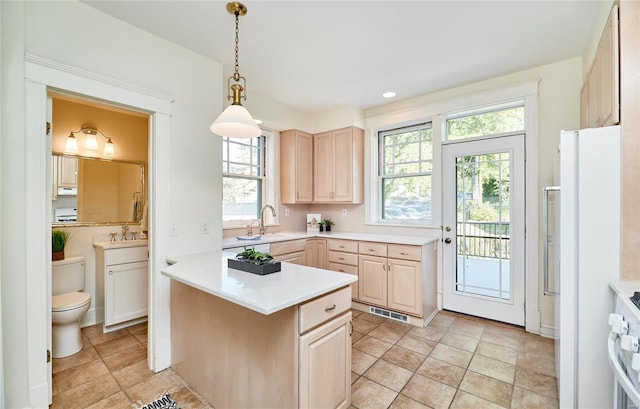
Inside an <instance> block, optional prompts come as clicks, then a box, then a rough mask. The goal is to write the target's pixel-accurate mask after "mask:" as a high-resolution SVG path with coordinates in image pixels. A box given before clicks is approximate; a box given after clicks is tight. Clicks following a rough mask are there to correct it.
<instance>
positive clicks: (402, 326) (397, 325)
mask: <svg viewBox="0 0 640 409" xmlns="http://www.w3.org/2000/svg"><path fill="white" fill-rule="evenodd" d="M382 326H385V327H389V328H391V329H394V330H396V331H399V332H402V333H404V334H406V333H407V332H409V330H410V329H411V328H415V327H414V326H413V325H411V324H407V323H406V322H400V321H396V320H386V321H384V322H383V323H382Z"/></svg>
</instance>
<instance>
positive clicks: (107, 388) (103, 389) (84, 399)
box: [59, 374, 120, 409]
mask: <svg viewBox="0 0 640 409" xmlns="http://www.w3.org/2000/svg"><path fill="white" fill-rule="evenodd" d="M119 391H120V386H118V384H117V383H116V381H115V380H114V379H113V377H112V376H111V375H110V374H107V375H103V376H101V377H99V378H96V379H94V380H92V381H89V382H86V383H83V384H82V385H80V386H77V387H75V388H73V389H70V390H68V391H65V392H62V393H60V394H59V395H60V398H61V401H62V406H63V407H64V409H80V408H86V407H88V406H90V405H92V404H94V403H96V402H100V401H101V400H103V399H105V398H108V397H109V396H111V395H114V394H116V393H118V392H119Z"/></svg>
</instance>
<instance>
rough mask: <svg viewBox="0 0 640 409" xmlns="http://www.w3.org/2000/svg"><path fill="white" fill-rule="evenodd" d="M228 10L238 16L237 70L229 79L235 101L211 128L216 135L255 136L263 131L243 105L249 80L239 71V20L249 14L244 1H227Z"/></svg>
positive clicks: (230, 96) (228, 84) (229, 86)
mask: <svg viewBox="0 0 640 409" xmlns="http://www.w3.org/2000/svg"><path fill="white" fill-rule="evenodd" d="M227 11H228V12H229V13H230V14H233V15H234V16H235V18H236V30H235V33H236V60H235V71H234V73H233V75H232V76H231V77H229V79H227V99H228V100H231V101H233V102H232V103H231V105H229V106H228V107H227V108H226V109H225V110H224V111H222V113H221V114H220V116H218V118H217V119H216V120H215V121H214V122H213V123H212V124H211V126H210V127H209V129H210V130H211V132H213V133H214V134H216V135H220V136H227V137H230V138H255V137H257V136H260V135H261V134H262V131H261V130H260V128H259V127H258V125H257V124H256V123H255V121H254V120H253V118H252V117H251V114H250V113H249V111H247V108H245V107H243V106H242V100H245V101H246V100H247V80H246V79H245V78H244V77H243V76H241V75H240V73H239V72H238V70H239V69H240V66H239V64H238V33H239V29H238V21H239V18H240V16H244V15H245V14H247V7H246V6H245V5H244V4H242V3H238V2H232V3H227Z"/></svg>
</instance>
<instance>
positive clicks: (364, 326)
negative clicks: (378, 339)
mask: <svg viewBox="0 0 640 409" xmlns="http://www.w3.org/2000/svg"><path fill="white" fill-rule="evenodd" d="M352 323H353V329H354V330H356V331H358V332H362V333H363V334H368V333H369V331H371V330H372V329H374V328H375V327H377V326H378V325H380V324H376V323H375V322H371V321H368V320H365V319H364V318H362V316H360V317H358V318H356V319H354V320H353V321H352Z"/></svg>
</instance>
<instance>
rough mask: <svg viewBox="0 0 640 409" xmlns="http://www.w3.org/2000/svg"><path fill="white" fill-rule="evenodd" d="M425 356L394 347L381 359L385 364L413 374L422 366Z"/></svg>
mask: <svg viewBox="0 0 640 409" xmlns="http://www.w3.org/2000/svg"><path fill="white" fill-rule="evenodd" d="M425 358H426V356H425V355H422V354H419V353H417V352H414V351H411V350H409V349H406V348H402V347H399V346H394V347H392V348H391V349H389V350H388V351H387V353H386V354H384V356H383V357H382V359H384V360H385V361H387V362H390V363H392V364H394V365H398V366H401V367H403V368H405V369H408V370H410V371H411V372H415V371H416V369H418V368H419V367H420V365H422V363H423V362H424V360H425Z"/></svg>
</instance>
